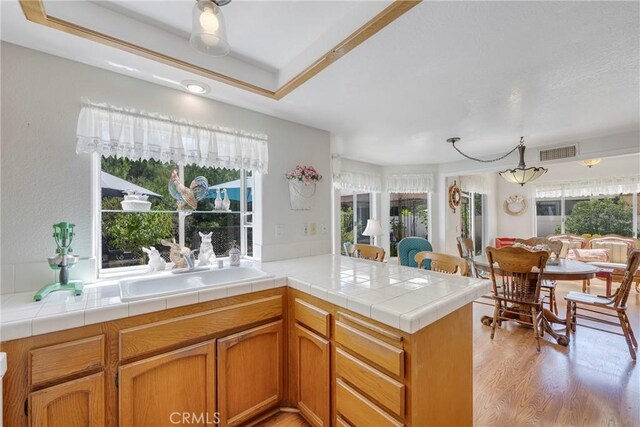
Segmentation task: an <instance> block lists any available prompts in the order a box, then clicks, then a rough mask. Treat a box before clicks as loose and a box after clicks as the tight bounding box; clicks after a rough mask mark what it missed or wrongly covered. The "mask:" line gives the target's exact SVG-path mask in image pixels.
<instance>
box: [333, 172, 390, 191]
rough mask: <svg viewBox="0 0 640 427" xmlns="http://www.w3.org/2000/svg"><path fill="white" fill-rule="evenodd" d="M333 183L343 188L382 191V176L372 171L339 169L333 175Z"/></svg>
mask: <svg viewBox="0 0 640 427" xmlns="http://www.w3.org/2000/svg"><path fill="white" fill-rule="evenodd" d="M333 185H334V187H335V188H341V189H344V190H353V191H367V192H370V193H379V192H381V191H382V178H381V177H380V175H377V174H372V173H366V172H356V171H341V172H339V173H337V174H334V175H333Z"/></svg>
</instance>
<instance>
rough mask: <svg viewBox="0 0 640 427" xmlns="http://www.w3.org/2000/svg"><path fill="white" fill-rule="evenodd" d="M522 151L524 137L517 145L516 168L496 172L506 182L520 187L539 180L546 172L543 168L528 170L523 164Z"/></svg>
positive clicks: (523, 148)
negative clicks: (517, 161) (518, 161)
mask: <svg viewBox="0 0 640 427" xmlns="http://www.w3.org/2000/svg"><path fill="white" fill-rule="evenodd" d="M524 150H525V146H524V137H521V138H520V145H518V153H519V154H520V163H518V167H517V168H514V169H507V170H506V171H502V172H498V173H499V174H500V176H501V177H503V178H504V179H505V180H506V181H508V182H511V183H513V184H520V186H523V185H525V184H526V183H527V182H531V181H534V180H536V179H538V178H540V177H541V176H542V175H544V174H545V173H547V170H548V169H545V168H528V167H527V165H526V164H525V163H524Z"/></svg>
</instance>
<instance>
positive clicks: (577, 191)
mask: <svg viewBox="0 0 640 427" xmlns="http://www.w3.org/2000/svg"><path fill="white" fill-rule="evenodd" d="M639 192H640V176H628V177H607V178H598V179H590V180H583V181H566V182H554V183H548V184H539V185H537V186H536V187H535V194H536V197H537V198H559V197H562V195H563V194H564V196H565V197H590V196H600V195H602V196H613V195H617V194H629V193H639Z"/></svg>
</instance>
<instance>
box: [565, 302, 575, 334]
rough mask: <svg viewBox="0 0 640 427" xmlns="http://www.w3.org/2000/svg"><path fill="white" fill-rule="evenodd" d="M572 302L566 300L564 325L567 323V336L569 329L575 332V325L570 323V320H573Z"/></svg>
mask: <svg viewBox="0 0 640 427" xmlns="http://www.w3.org/2000/svg"><path fill="white" fill-rule="evenodd" d="M572 306H573V304H572V303H571V301H567V314H566V315H565V317H566V320H565V322H566V325H567V337H569V334H570V332H571V331H573V332H575V327H574V326H573V325H572V322H573V321H574V319H573V318H572V317H573V311H572V309H573V307H572Z"/></svg>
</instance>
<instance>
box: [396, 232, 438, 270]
mask: <svg viewBox="0 0 640 427" xmlns="http://www.w3.org/2000/svg"><path fill="white" fill-rule="evenodd" d="M422 251H430V252H433V247H432V246H431V243H429V241H428V240H427V239H423V238H422V237H405V238H404V239H402V240H400V242H398V257H399V258H400V265H404V266H407V267H417V266H418V263H416V261H415V260H414V257H415V256H416V254H417V253H418V252H422ZM423 266H424V268H425V269H427V270H430V269H431V261H427V260H425V262H424V263H423Z"/></svg>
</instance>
